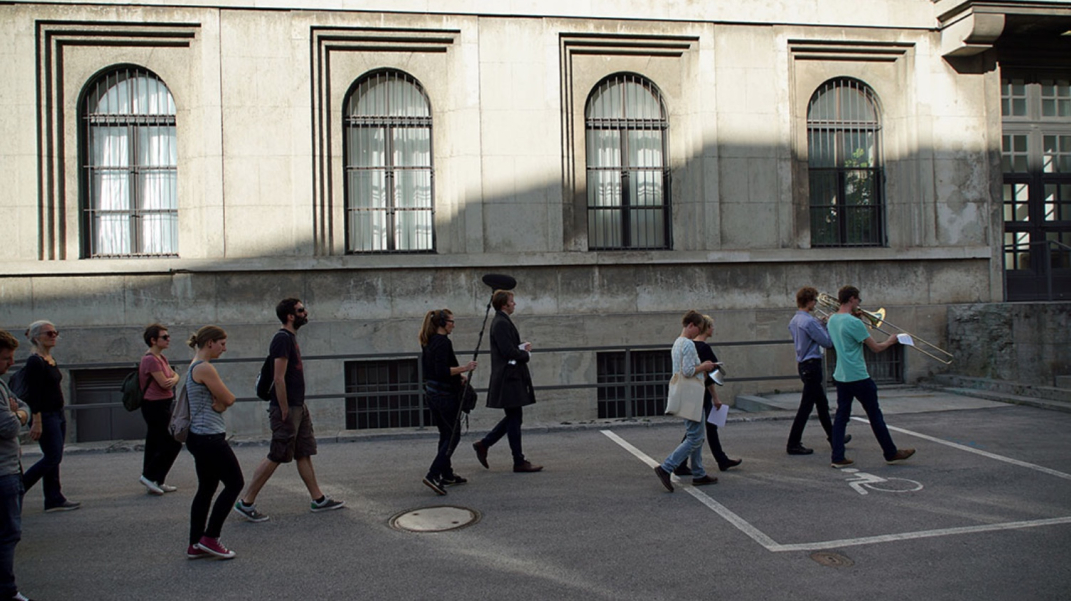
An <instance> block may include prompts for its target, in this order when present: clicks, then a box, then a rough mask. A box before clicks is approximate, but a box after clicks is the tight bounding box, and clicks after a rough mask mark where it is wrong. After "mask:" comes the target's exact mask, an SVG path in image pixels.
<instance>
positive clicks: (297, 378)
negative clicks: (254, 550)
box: [234, 298, 344, 522]
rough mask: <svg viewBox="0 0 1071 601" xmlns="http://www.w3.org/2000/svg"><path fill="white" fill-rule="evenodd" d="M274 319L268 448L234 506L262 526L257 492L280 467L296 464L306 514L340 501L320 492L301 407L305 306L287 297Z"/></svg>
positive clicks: (310, 438)
mask: <svg viewBox="0 0 1071 601" xmlns="http://www.w3.org/2000/svg"><path fill="white" fill-rule="evenodd" d="M275 315H276V316H277V317H278V318H279V321H280V322H282V324H283V327H282V328H281V329H280V330H279V331H278V332H277V333H276V334H275V337H274V338H272V341H271V347H270V348H269V350H268V355H269V357H270V358H271V359H272V360H273V362H274V366H275V379H274V385H273V386H272V391H271V401H270V404H269V405H268V419H269V422H270V424H271V446H270V447H269V449H268V456H267V457H266V458H265V459H264V460H263V461H261V462H260V465H258V466H257V469H256V471H254V472H253V479H252V480H250V482H249V486H248V487H247V488H246V490H245V494H243V495H242V496H241V497H239V498H238V501H237V502H236V503H235V504H234V511H235V512H237V513H238V514H239V515H241V516H242V517H244V518H246V519H247V520H249V521H251V522H263V521H266V520H267V519H268V516H266V515H264V514H263V513H260V512H259V511H257V508H256V502H257V495H258V494H259V493H260V489H262V488H263V487H264V485H265V484H267V482H268V479H269V478H271V477H272V474H274V473H275V470H276V468H278V467H279V464H280V463H290V462H291V461H296V462H297V470H298V475H300V476H301V480H302V481H303V482H304V483H305V487H306V488H307V489H308V490H309V496H310V497H311V498H312V502H311V504H310V507H309V510H310V511H312V512H314V513H316V512H321V511H330V510H332V509H339V508H341V507H342V506H343V504H344V502H343V501H336V500H334V499H332V498H330V497H328V496H327V495H325V494H324V493H323V491H321V490H320V485H319V484H318V483H317V482H316V471H315V470H314V469H313V467H312V456H313V455H315V454H316V437H315V436H314V435H313V431H312V418H311V417H309V412H308V408H307V407H306V406H305V372H304V366H303V365H302V362H301V349H300V348H299V347H298V342H297V331H298V329H299V328H301V326H303V325H305V324H307V323H309V314H308V311H306V310H305V305H304V303H302V302H301V301H300V300H298V299H296V298H285V299H283V300H282V301H280V302H279V304H278V305H276V307H275Z"/></svg>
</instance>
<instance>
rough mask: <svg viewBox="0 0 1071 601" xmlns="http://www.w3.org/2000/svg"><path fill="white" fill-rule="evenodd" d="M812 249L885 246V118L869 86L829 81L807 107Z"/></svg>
mask: <svg viewBox="0 0 1071 601" xmlns="http://www.w3.org/2000/svg"><path fill="white" fill-rule="evenodd" d="M807 148H808V158H807V164H808V176H809V177H808V179H809V185H810V205H811V246H815V247H820V246H884V245H885V204H884V198H883V197H884V194H883V187H884V186H883V178H884V172H883V166H882V155H881V114H880V112H879V110H878V103H877V99H876V97H875V95H874V92H873V91H872V90H871V89H870V87H869V86H867V85H866V84H864V83H862V82H860V81H857V80H854V79H850V78H838V79H833V80H830V81H827V82H826V83H824V84H822V86H821V87H819V88H818V90H817V91H815V93H814V95H813V96H811V101H810V104H809V105H808V107H807Z"/></svg>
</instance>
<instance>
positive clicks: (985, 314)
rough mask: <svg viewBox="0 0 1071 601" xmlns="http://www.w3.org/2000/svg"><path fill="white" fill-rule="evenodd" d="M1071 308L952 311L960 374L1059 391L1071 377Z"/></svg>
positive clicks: (989, 306) (994, 306)
mask: <svg viewBox="0 0 1071 601" xmlns="http://www.w3.org/2000/svg"><path fill="white" fill-rule="evenodd" d="M1068 331H1071V303H986V304H970V305H957V306H952V307H950V308H949V311H948V335H949V339H950V343H951V348H950V350H951V351H952V352H953V353H954V354H955V355H956V369H955V372H954V373H956V374H959V375H965V376H974V377H980V378H992V379H996V380H1003V381H1007V382H1020V383H1023V384H1031V385H1034V386H1054V385H1055V378H1056V377H1058V376H1067V375H1069V374H1071V344H1068V336H1067V333H1068Z"/></svg>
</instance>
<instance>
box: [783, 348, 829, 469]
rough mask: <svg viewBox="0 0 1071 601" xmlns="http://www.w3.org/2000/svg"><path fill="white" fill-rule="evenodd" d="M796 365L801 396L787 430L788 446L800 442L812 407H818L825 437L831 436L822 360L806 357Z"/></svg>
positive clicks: (793, 445)
mask: <svg viewBox="0 0 1071 601" xmlns="http://www.w3.org/2000/svg"><path fill="white" fill-rule="evenodd" d="M797 367H798V370H799V374H800V380H802V381H803V396H802V397H801V398H800V408H799V410H798V411H796V419H795V420H793V422H792V429H791V430H789V432H788V448H792V447H795V446H797V445H799V444H802V440H803V429H804V428H805V427H806V426H807V420H808V419H810V417H811V411H812V410H813V409H818V421H819V422H821V423H822V429H823V430H825V431H826V438H827V439H829V438H831V437H832V436H833V422H832V421H831V420H830V419H829V399H828V398H826V387H825V386H824V383H823V382H822V375H823V374H822V360H821V359H808V360H807V361H804V362H803V363H800V364H799V365H798V366H797Z"/></svg>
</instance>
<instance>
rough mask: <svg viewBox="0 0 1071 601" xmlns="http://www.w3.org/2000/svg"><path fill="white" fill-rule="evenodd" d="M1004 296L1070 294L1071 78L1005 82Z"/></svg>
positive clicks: (1039, 76)
mask: <svg viewBox="0 0 1071 601" xmlns="http://www.w3.org/2000/svg"><path fill="white" fill-rule="evenodd" d="M1001 115H1002V119H1003V137H1002V149H1001V151H1002V152H1001V156H1002V164H1003V169H1002V171H1003V176H1004V182H1003V206H1004V279H1005V289H1006V296H1007V300H1009V301H1024V300H1040V299H1049V300H1060V299H1067V298H1071V78H1069V77H1068V75H1067V74H1066V73H1063V74H1060V73H1045V72H1041V73H1032V72H1020V73H1009V74H1008V75H1006V76H1005V77H1004V78H1002V80H1001Z"/></svg>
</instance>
